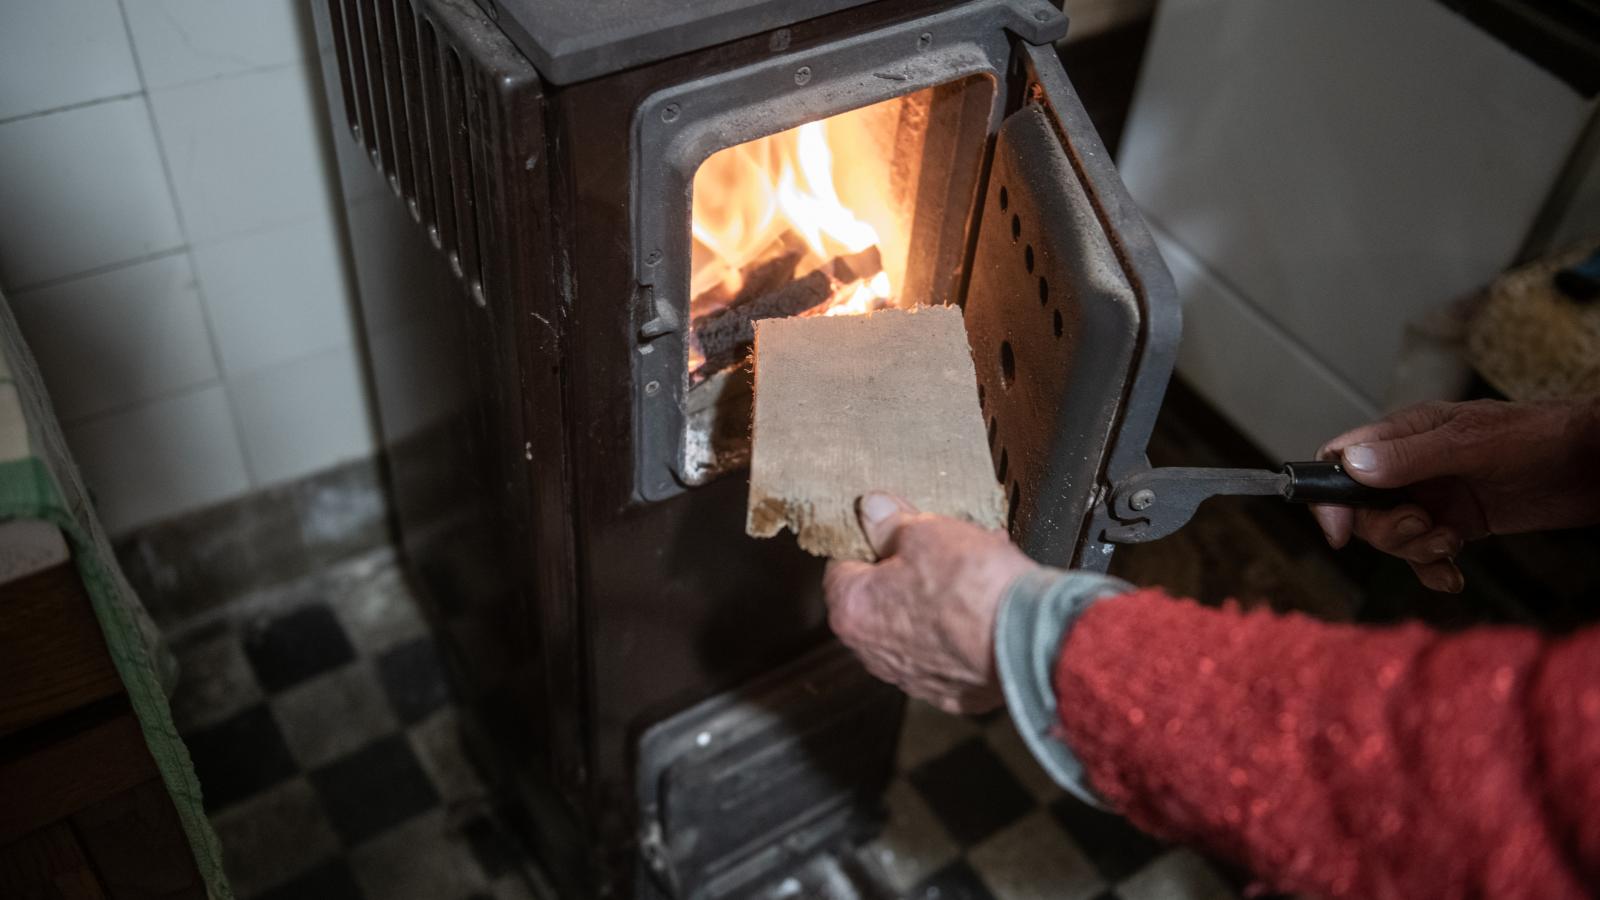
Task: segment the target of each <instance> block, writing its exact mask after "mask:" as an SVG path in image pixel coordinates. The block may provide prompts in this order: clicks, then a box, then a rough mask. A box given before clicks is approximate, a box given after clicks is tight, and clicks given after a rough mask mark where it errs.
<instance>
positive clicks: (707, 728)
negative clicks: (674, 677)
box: [639, 641, 905, 900]
mask: <svg viewBox="0 0 1600 900" xmlns="http://www.w3.org/2000/svg"><path fill="white" fill-rule="evenodd" d="M904 703H905V701H904V698H903V696H902V695H901V694H900V692H899V691H897V690H895V689H893V688H891V687H889V686H888V685H885V684H883V683H882V682H880V681H878V680H877V679H875V678H873V677H871V676H870V675H868V674H867V673H866V671H865V670H864V669H862V668H861V666H860V664H859V663H858V662H856V660H855V659H854V657H852V656H851V655H850V654H849V653H848V652H847V651H845V650H844V649H843V648H842V647H840V646H839V645H837V644H836V643H833V642H831V641H830V642H829V643H828V644H827V645H825V646H824V647H822V648H820V649H819V650H817V651H814V652H812V653H811V654H808V655H807V656H805V657H803V658H802V659H800V660H799V661H797V662H795V663H793V664H791V665H789V666H785V667H783V668H781V669H779V670H776V671H774V672H772V673H770V674H769V675H767V676H766V677H764V678H763V679H762V680H761V681H759V682H757V683H756V684H754V685H752V686H751V687H750V688H748V689H745V690H741V691H738V692H736V693H733V694H727V695H723V696H719V697H714V698H712V699H711V700H708V701H706V702H704V703H702V704H700V705H699V706H696V707H694V708H692V709H690V710H687V711H686V712H684V713H680V714H679V715H677V716H674V717H673V718H671V719H669V720H667V721H666V722H663V723H661V724H659V725H657V726H655V727H654V728H652V729H651V730H650V731H649V732H648V733H647V734H646V735H645V738H644V740H643V742H642V744H641V769H642V770H643V771H641V777H640V779H639V784H640V790H641V792H644V794H645V796H643V797H642V798H641V799H642V801H643V807H642V810H641V812H642V821H643V822H644V823H645V825H644V828H643V832H644V833H643V834H642V836H641V841H642V844H643V847H644V850H643V852H644V854H645V856H646V858H647V860H648V862H649V864H650V866H651V868H652V870H653V871H654V872H655V874H656V875H657V876H658V877H659V879H660V880H661V881H663V882H665V886H666V887H667V889H668V891H669V892H670V893H671V895H672V896H676V897H685V898H707V900H710V898H722V897H732V896H740V895H742V893H743V892H744V891H745V890H747V889H748V888H750V887H752V886H753V885H754V884H756V883H759V882H761V881H762V880H763V879H765V878H768V877H771V876H773V875H775V874H776V873H781V872H784V871H787V870H789V869H791V868H793V867H794V866H796V865H798V864H799V863H800V862H801V861H803V860H804V859H805V858H806V857H808V856H810V855H812V854H814V853H816V852H818V851H820V850H824V849H827V848H829V847H832V846H836V845H838V844H840V843H842V842H847V841H851V840H856V839H861V838H864V837H865V836H867V835H868V834H870V833H871V832H872V831H874V830H875V829H876V828H877V826H878V825H879V824H880V823H879V815H880V809H879V806H880V800H879V798H880V796H881V795H882V793H883V789H884V787H885V786H886V784H887V783H888V780H889V776H890V771H889V769H890V761H891V760H892V755H885V754H878V753H862V752H861V748H862V747H864V746H865V747H879V746H892V745H893V744H894V741H895V738H896V735H897V733H898V732H899V728H900V721H901V718H902V713H903V711H904Z"/></svg>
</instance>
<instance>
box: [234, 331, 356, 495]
mask: <svg viewBox="0 0 1600 900" xmlns="http://www.w3.org/2000/svg"><path fill="white" fill-rule="evenodd" d="M229 386H230V389H231V391H232V394H233V402H234V405H235V409H236V410H237V411H238V415H239V427H240V431H241V432H242V433H243V435H244V441H245V448H246V452H247V453H249V456H250V468H251V471H252V472H254V473H255V478H256V484H257V486H258V487H265V486H267V485H270V484H275V483H278V482H281V481H288V480H290V479H293V478H298V477H300V476H302V475H309V474H311V473H313V472H316V471H318V470H320V469H325V468H327V467H329V466H332V465H334V464H336V463H339V462H343V461H345V460H349V459H356V458H358V457H362V456H366V455H368V454H370V453H372V452H373V447H374V442H373V438H372V430H371V428H370V426H369V425H368V420H367V412H366V403H365V400H364V397H363V393H362V387H361V374H360V368H359V362H358V360H357V357H356V354H355V350H354V348H351V347H341V348H339V349H336V350H332V351H328V352H325V353H319V354H316V355H314V356H310V357H307V358H305V359H299V360H295V361H294V362H291V363H287V364H285V365H281V366H275V367H273V368H270V369H263V370H261V371H259V372H256V373H254V374H251V375H247V376H245V377H243V378H240V379H237V380H234V381H231V382H230V383H229Z"/></svg>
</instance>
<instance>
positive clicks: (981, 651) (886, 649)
mask: <svg viewBox="0 0 1600 900" xmlns="http://www.w3.org/2000/svg"><path fill="white" fill-rule="evenodd" d="M857 513H858V515H860V517H861V527H862V528H863V529H865V530H866V533H867V540H869V541H871V543H872V547H873V549H874V550H876V551H877V553H878V562H877V563H864V562H853V561H852V562H841V561H838V560H835V561H834V562H831V563H829V564H828V571H827V574H826V575H825V576H824V578H823V587H824V590H825V592H826V595H827V600H828V622H829V624H830V625H832V626H833V631H834V634H837V635H838V636H839V640H841V641H843V642H844V644H845V646H847V647H849V648H850V649H852V650H854V651H855V652H856V655H858V656H859V657H861V662H862V663H863V664H864V665H865V666H866V667H867V671H869V672H871V673H872V674H873V675H876V676H877V677H879V678H881V679H883V680H884V681H887V682H889V683H890V684H893V685H897V686H898V687H900V689H901V690H904V691H905V692H906V693H907V694H910V695H911V696H913V697H917V698H919V699H922V700H926V701H928V702H929V703H932V704H933V705H934V706H937V707H939V708H940V709H942V710H944V711H946V712H953V713H977V712H986V711H988V710H991V709H994V708H995V707H997V706H999V705H1000V703H1001V694H1000V682H999V677H998V675H997V674H996V672H995V664H994V620H995V615H996V613H997V612H998V610H999V608H1000V599H1001V596H1002V595H1003V594H1004V593H1005V589H1006V586H1007V585H1009V584H1010V583H1011V582H1012V581H1013V580H1014V579H1016V577H1017V576H1018V575H1021V574H1022V573H1024V572H1027V571H1029V570H1031V569H1034V568H1036V567H1037V564H1036V563H1034V562H1033V561H1032V560H1030V559H1028V558H1027V557H1026V556H1023V555H1022V551H1020V550H1018V549H1017V548H1016V547H1015V546H1013V545H1012V543H1011V542H1010V541H1009V540H1007V539H1006V535H1005V533H1004V532H1001V531H985V530H984V529H982V528H979V527H978V526H976V525H973V524H971V523H968V522H959V521H956V520H954V519H947V518H943V517H941V516H933V515H928V514H925V513H920V512H918V511H917V510H916V509H914V508H912V506H911V505H910V504H908V503H906V502H905V501H904V500H900V499H898V498H896V497H891V496H889V495H888V494H867V495H866V496H864V497H862V498H861V500H860V501H859V503H858V504H857Z"/></svg>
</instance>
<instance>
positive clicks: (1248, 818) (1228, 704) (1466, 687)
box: [1054, 590, 1600, 898]
mask: <svg viewBox="0 0 1600 900" xmlns="http://www.w3.org/2000/svg"><path fill="white" fill-rule="evenodd" d="M1054 683H1055V692H1056V698H1057V710H1058V714H1059V716H1060V724H1061V731H1060V734H1061V737H1062V738H1063V739H1064V740H1065V742H1066V743H1067V744H1068V745H1069V746H1070V747H1071V748H1072V751H1073V753H1074V754H1075V756H1076V757H1077V759H1078V760H1079V761H1080V762H1081V765H1082V766H1083V768H1084V770H1085V771H1086V773H1087V776H1088V780H1089V782H1090V783H1091V784H1092V785H1093V786H1094V788H1095V789H1096V791H1097V792H1098V793H1099V794H1100V795H1101V796H1102V797H1104V798H1105V799H1106V800H1107V801H1108V802H1109V803H1110V804H1111V805H1112V806H1114V807H1116V808H1117V809H1119V810H1120V811H1121V812H1123V813H1124V814H1125V815H1127V817H1128V818H1129V819H1130V820H1132V821H1133V822H1134V823H1135V824H1137V825H1139V826H1140V827H1142V828H1145V829H1146V830H1148V831H1150V832H1152V833H1154V834H1158V835H1160V836H1163V837H1166V838H1169V839H1172V840H1176V841H1183V842H1186V843H1191V844H1194V845H1196V846H1199V847H1201V848H1203V849H1205V850H1207V851H1208V852H1210V853H1212V854H1214V855H1216V856H1218V857H1220V858H1223V859H1227V860H1230V861H1232V862H1234V863H1236V864H1238V865H1241V866H1243V867H1244V868H1246V869H1248V870H1249V871H1251V872H1253V873H1255V874H1256V876H1257V877H1258V878H1260V879H1261V880H1262V882H1263V883H1264V884H1265V885H1266V886H1268V887H1271V888H1272V889H1275V890H1281V891H1306V892H1311V893H1316V894H1321V895H1327V896H1356V897H1373V898H1386V897H1418V896H1430V897H1435V896H1437V897H1469V896H1492V897H1569V896H1573V897H1576V896H1587V895H1590V894H1591V893H1593V892H1594V890H1595V888H1596V887H1600V817H1597V816H1594V815H1593V814H1592V811H1593V810H1595V809H1597V808H1600V806H1597V805H1596V804H1597V803H1600V629H1591V630H1588V631H1584V632H1580V633H1578V634H1576V635H1573V636H1570V637H1566V638H1561V639H1546V638H1543V637H1541V636H1540V635H1539V634H1537V633H1536V632H1533V631H1531V630H1525V629H1513V628H1482V629H1476V630H1472V631H1466V632H1461V633H1458V634H1452V635H1442V634H1440V633H1438V632H1435V631H1432V630H1430V629H1428V628H1426V627H1423V626H1421V625H1407V626H1403V627H1396V628H1383V629H1378V628H1367V627H1359V626H1351V625H1334V624H1327V623H1321V622H1317V621H1314V620H1312V619H1309V618H1306V617H1304V616H1299V615H1289V616H1280V615H1275V614H1273V613H1270V612H1266V611H1260V612H1251V613H1243V612H1240V611H1239V610H1238V609H1237V608H1234V607H1232V606H1231V605H1230V606H1229V607H1225V608H1223V609H1210V608H1205V607H1201V606H1199V605H1198V604H1195V603H1193V602H1190V601H1175V600H1172V599H1171V598H1168V597H1166V596H1164V595H1162V594H1161V593H1160V592H1159V591H1152V590H1144V591H1136V592H1132V593H1129V594H1127V595H1124V596H1120V597H1116V598H1113V599H1106V600H1102V601H1101V602H1099V603H1096V604H1094V605H1093V606H1092V607H1089V608H1088V609H1086V610H1085V611H1084V612H1083V613H1082V614H1081V615H1080V616H1079V617H1078V618H1077V621H1076V622H1075V623H1074V625H1073V627H1072V629H1071V630H1070V631H1069V632H1067V634H1066V637H1065V639H1064V641H1063V644H1062V646H1061V648H1060V650H1059V652H1058V653H1057V661H1056V663H1055V671H1054Z"/></svg>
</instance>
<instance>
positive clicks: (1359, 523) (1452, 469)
mask: <svg viewBox="0 0 1600 900" xmlns="http://www.w3.org/2000/svg"><path fill="white" fill-rule="evenodd" d="M1597 449H1600V417H1597V415H1596V407H1595V406H1594V405H1593V404H1554V403H1551V404H1530V403H1504V402H1499V401H1493V400H1479V401H1474V402H1471V403H1424V404H1421V405H1419V406H1413V407H1410V408H1408V409H1403V410H1401V411H1399V412H1397V413H1395V414H1394V415H1391V416H1389V417H1388V418H1386V419H1384V420H1383V421H1381V422H1375V423H1373V424H1371V425H1363V426H1362V427H1360V428H1357V429H1355V430H1353V431H1348V432H1346V433H1344V434H1341V435H1339V436H1338V437H1336V438H1334V439H1333V440H1331V441H1329V442H1328V443H1327V444H1325V445H1323V447H1322V449H1321V450H1320V451H1318V457H1319V458H1321V459H1336V458H1337V459H1342V460H1343V462H1344V467H1345V470H1346V471H1347V472H1349V473H1350V476H1351V477H1352V478H1354V479H1355V480H1357V481H1359V482H1361V483H1363V484H1368V485H1371V486H1373V487H1381V488H1405V489H1406V490H1407V492H1408V493H1409V494H1410V495H1411V498H1412V500H1413V501H1414V502H1412V503H1407V504H1404V505H1402V506H1399V507H1396V508H1394V509H1389V510H1375V509H1359V510H1358V509H1351V508H1349V507H1340V506H1317V507H1313V508H1312V513H1313V514H1314V515H1315V516H1316V517H1317V522H1318V523H1319V524H1320V525H1321V526H1322V531H1323V533H1324V534H1326V535H1327V536H1328V543H1330V544H1332V545H1333V546H1334V547H1342V546H1344V545H1345V543H1346V542H1348V541H1349V540H1350V536H1351V535H1352V534H1353V535H1355V536H1356V537H1359V538H1361V539H1362V540H1364V541H1366V542H1367V543H1369V544H1371V545H1372V546H1374V547H1376V548H1378V549H1379V550H1382V551H1384V552H1385V553H1389V554H1391V555H1393V556H1398V557H1400V558H1401V559H1404V560H1406V561H1407V562H1409V563H1410V564H1411V568H1412V569H1413V570H1414V571H1415V572H1416V573H1417V578H1418V579H1420V580H1421V581H1422V583H1423V584H1424V585H1427V586H1428V587H1429V588H1432V589H1433V590H1436V591H1449V592H1452V593H1453V592H1456V591H1459V590H1461V588H1462V586H1463V584H1464V581H1463V579H1462V577H1461V570H1460V569H1458V568H1457V567H1456V564H1455V556H1456V554H1457V553H1459V552H1461V545H1462V543H1463V542H1465V541H1470V540H1474V539H1476V538H1481V537H1484V536H1485V535H1489V534H1511V533H1516V532H1521V531H1535V530H1540V529H1548V528H1566V527H1572V526H1576V525H1584V524H1589V523H1592V522H1596V521H1600V479H1597V477H1596V475H1595V464H1596V462H1597V461H1600V457H1597V455H1596V453H1597Z"/></svg>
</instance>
